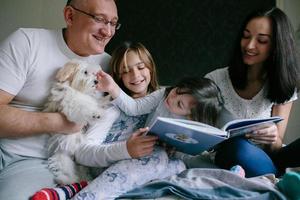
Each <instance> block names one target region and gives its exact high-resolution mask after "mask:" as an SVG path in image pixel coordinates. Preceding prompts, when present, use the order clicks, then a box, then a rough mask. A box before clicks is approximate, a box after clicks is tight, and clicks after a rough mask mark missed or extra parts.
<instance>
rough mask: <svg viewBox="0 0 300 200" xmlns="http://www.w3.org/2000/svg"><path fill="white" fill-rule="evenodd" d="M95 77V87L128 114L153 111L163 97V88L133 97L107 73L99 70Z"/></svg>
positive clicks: (141, 113) (134, 114)
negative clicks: (136, 97)
mask: <svg viewBox="0 0 300 200" xmlns="http://www.w3.org/2000/svg"><path fill="white" fill-rule="evenodd" d="M97 77H98V81H99V83H98V86H97V88H98V89H99V90H100V91H102V92H108V93H109V94H110V95H111V96H112V98H113V99H114V101H112V103H113V104H114V105H116V106H118V107H119V108H120V109H121V110H122V111H123V112H125V113H126V114H127V115H130V116H137V115H143V114H148V113H150V112H153V111H154V109H155V108H156V107H157V106H158V104H159V102H160V101H161V100H162V99H163V98H164V92H165V89H161V90H157V91H155V92H153V93H151V94H149V95H147V96H145V97H142V98H138V99H133V98H132V97H130V96H129V95H127V94H126V93H125V92H123V91H122V90H121V89H120V87H119V86H118V85H117V84H116V83H115V81H114V80H113V78H112V77H111V76H110V75H109V74H107V73H105V72H103V71H101V72H99V73H98V74H97Z"/></svg>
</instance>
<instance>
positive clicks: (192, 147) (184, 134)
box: [149, 117, 282, 155]
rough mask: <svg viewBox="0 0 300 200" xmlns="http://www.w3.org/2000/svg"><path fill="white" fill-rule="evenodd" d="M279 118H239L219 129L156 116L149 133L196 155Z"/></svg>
mask: <svg viewBox="0 0 300 200" xmlns="http://www.w3.org/2000/svg"><path fill="white" fill-rule="evenodd" d="M281 120H282V118H280V117H270V118H266V119H239V120H233V121H230V122H228V123H226V124H225V125H224V126H223V128H222V129H219V128H216V127H213V126H210V125H207V124H204V123H200V122H196V121H191V120H184V119H172V118H164V117H158V118H157V119H156V121H155V122H154V124H153V125H152V126H151V127H150V130H149V133H150V134H154V135H157V136H158V137H159V139H160V140H161V141H163V142H165V143H167V144H168V145H171V146H174V147H175V148H176V149H177V150H178V151H181V152H183V153H187V154H191V155H197V154H199V153H201V152H203V151H205V150H209V149H211V148H213V147H214V146H215V145H217V144H219V143H220V142H222V141H224V140H226V139H228V138H229V137H235V136H239V135H242V134H245V133H249V132H251V131H253V130H257V129H258V128H260V127H262V126H266V124H268V123H277V122H279V121H281Z"/></svg>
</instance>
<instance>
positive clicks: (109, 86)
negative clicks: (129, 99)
mask: <svg viewBox="0 0 300 200" xmlns="http://www.w3.org/2000/svg"><path fill="white" fill-rule="evenodd" d="M97 80H98V81H99V82H98V84H97V89H98V90H99V91H101V92H108V93H109V94H110V95H111V96H112V98H114V99H115V98H117V97H118V96H119V94H120V87H119V86H118V84H117V83H116V82H115V81H114V79H113V78H112V77H111V76H110V75H109V74H107V73H105V72H104V71H102V70H101V71H99V72H98V73H97Z"/></svg>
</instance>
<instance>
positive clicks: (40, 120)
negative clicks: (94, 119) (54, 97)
mask: <svg viewBox="0 0 300 200" xmlns="http://www.w3.org/2000/svg"><path fill="white" fill-rule="evenodd" d="M13 98H14V96H13V95H11V94H9V93H7V92H5V91H3V90H0V116H1V117H0V138H12V137H26V136H32V135H38V134H43V133H73V132H77V131H79V130H80V128H81V126H79V125H77V124H75V123H73V122H69V121H68V120H67V119H66V117H65V116H64V115H62V114H60V113H43V112H29V111H24V110H21V109H18V108H14V107H11V106H9V105H8V104H9V102H11V101H12V99H13Z"/></svg>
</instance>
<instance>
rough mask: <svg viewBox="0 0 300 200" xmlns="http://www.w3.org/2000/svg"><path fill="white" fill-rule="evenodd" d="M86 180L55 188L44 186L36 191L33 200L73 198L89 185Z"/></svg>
mask: <svg viewBox="0 0 300 200" xmlns="http://www.w3.org/2000/svg"><path fill="white" fill-rule="evenodd" d="M87 184H88V183H87V182H86V181H81V182H80V183H73V184H70V185H64V186H61V187H55V188H43V189H41V190H39V191H38V192H36V193H35V194H34V195H33V196H32V197H31V200H67V199H71V198H72V197H73V196H75V194H76V193H78V192H79V191H80V190H81V189H82V188H84V187H85V186H87Z"/></svg>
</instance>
